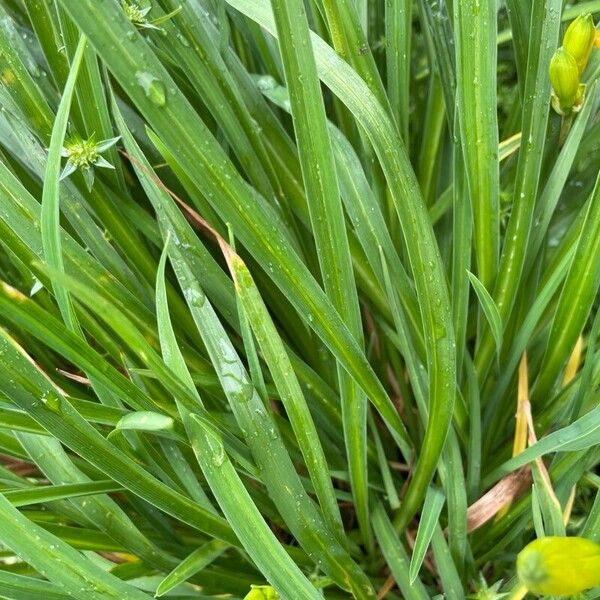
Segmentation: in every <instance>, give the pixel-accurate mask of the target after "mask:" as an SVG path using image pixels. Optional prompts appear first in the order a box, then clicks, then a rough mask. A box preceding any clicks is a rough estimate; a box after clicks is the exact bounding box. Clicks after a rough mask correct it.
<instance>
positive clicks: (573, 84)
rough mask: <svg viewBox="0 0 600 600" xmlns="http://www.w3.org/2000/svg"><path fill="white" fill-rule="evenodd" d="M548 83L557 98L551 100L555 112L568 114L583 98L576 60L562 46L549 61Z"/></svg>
mask: <svg viewBox="0 0 600 600" xmlns="http://www.w3.org/2000/svg"><path fill="white" fill-rule="evenodd" d="M550 83H551V84H552V89H553V90H554V95H555V99H556V100H557V102H553V105H554V108H555V109H556V110H557V112H559V113H561V114H568V113H570V112H571V110H572V109H573V108H574V107H576V106H577V105H578V104H580V103H581V101H582V100H583V89H582V86H581V84H580V82H579V69H578V68H577V62H576V60H575V59H574V58H573V56H572V55H571V53H570V52H568V51H567V50H565V49H564V48H559V49H558V50H557V51H556V52H555V53H554V55H553V56H552V60H551V61H550Z"/></svg>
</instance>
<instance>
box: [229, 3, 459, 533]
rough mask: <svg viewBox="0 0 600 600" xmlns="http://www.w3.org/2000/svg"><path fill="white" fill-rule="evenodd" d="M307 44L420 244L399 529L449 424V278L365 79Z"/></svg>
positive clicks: (254, 6)
mask: <svg viewBox="0 0 600 600" xmlns="http://www.w3.org/2000/svg"><path fill="white" fill-rule="evenodd" d="M228 2H229V4H231V5H232V6H234V7H236V8H237V9H238V10H240V11H242V12H244V13H245V14H247V15H248V16H250V17H251V18H252V19H254V20H256V21H258V22H260V23H261V24H262V25H263V27H265V28H267V29H268V30H269V31H271V33H275V27H274V24H273V20H272V17H271V15H270V14H269V10H268V7H265V6H264V5H262V4H260V3H259V2H257V1H256V0H228ZM312 44H313V52H314V54H315V58H316V61H317V67H318V70H319V75H320V77H321V78H322V79H323V81H324V83H325V84H326V85H327V86H328V87H329V88H330V89H331V90H332V91H333V93H334V94H335V95H336V96H338V97H339V98H340V100H341V101H342V102H344V103H346V104H347V106H348V107H349V108H350V110H351V111H352V112H353V114H354V115H355V117H356V118H357V121H358V122H359V123H360V124H361V126H362V127H363V128H364V130H365V131H366V132H367V135H368V136H369V138H370V140H371V142H372V144H373V147H374V149H375V151H376V152H377V155H378V157H379V160H380V161H381V165H382V168H383V171H384V173H385V175H386V178H387V181H388V184H389V186H390V188H391V194H392V197H393V201H394V204H395V207H396V211H397V213H398V217H399V219H400V223H401V224H402V227H403V233H404V236H405V238H406V239H407V240H414V239H419V240H420V241H421V243H419V244H411V243H408V244H407V250H408V252H409V258H410V263H411V268H412V271H413V276H414V279H415V285H416V289H417V297H418V299H419V303H420V306H421V311H422V318H423V322H424V333H425V341H426V347H427V358H428V367H429V368H428V372H429V377H430V385H429V398H430V411H429V419H430V421H429V423H428V427H427V430H426V436H425V440H424V444H423V449H422V452H421V455H420V456H419V459H418V462H417V467H416V469H415V472H414V474H413V479H412V480H411V483H410V485H409V487H408V490H407V492H406V496H405V498H404V502H403V507H402V509H401V512H402V517H401V520H400V522H399V526H400V527H401V528H404V527H405V526H406V525H407V523H408V521H410V519H411V518H412V517H413V516H414V514H415V512H416V511H417V510H418V508H419V506H420V504H421V501H422V499H423V497H424V496H425V493H426V490H427V486H428V485H429V481H430V480H431V477H432V475H433V472H434V470H435V466H436V465H437V461H438V459H439V456H440V454H441V451H442V449H443V445H444V442H445V439H446V436H447V433H448V429H449V427H450V422H451V418H452V412H453V406H454V396H455V384H456V381H455V379H456V373H455V370H456V365H455V356H454V335H453V331H452V322H451V316H450V306H449V300H448V290H447V285H446V277H445V273H444V271H443V267H442V264H441V257H440V255H439V249H438V247H437V243H436V241H435V239H434V236H433V230H432V228H431V224H430V222H429V216H428V214H427V210H426V208H425V205H424V203H423V200H422V197H421V194H420V191H419V187H418V182H417V180H416V177H415V175H414V172H413V171H412V168H411V167H410V165H409V163H408V158H407V155H406V152H405V150H404V146H403V144H402V141H401V140H400V138H399V136H398V135H397V133H396V131H397V130H396V129H395V128H394V125H393V124H392V123H391V122H390V121H389V118H388V116H387V115H386V114H385V111H384V110H383V109H382V108H381V106H380V105H379V104H378V103H377V101H376V99H375V98H374V97H373V95H372V94H371V93H370V90H369V88H368V86H366V84H365V83H364V81H363V80H362V79H361V78H360V77H359V76H358V75H357V74H356V73H355V72H354V71H353V70H352V69H351V68H349V67H348V65H347V64H346V63H345V62H344V61H343V60H341V59H340V58H339V57H338V56H337V55H336V54H335V52H334V51H333V50H332V49H331V48H330V47H329V46H327V45H326V44H325V43H324V42H323V40H321V39H320V38H318V37H317V36H314V35H313V36H312Z"/></svg>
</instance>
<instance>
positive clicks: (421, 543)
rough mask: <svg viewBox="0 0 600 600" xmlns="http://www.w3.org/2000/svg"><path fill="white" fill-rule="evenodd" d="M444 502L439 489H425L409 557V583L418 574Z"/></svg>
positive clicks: (431, 487)
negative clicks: (417, 526)
mask: <svg viewBox="0 0 600 600" xmlns="http://www.w3.org/2000/svg"><path fill="white" fill-rule="evenodd" d="M445 502H446V498H445V497H444V493H443V492H442V491H441V490H440V489H438V488H436V487H434V486H430V487H429V489H428V490H427V495H426V496H425V503H424V504H423V511H422V513H421V519H420V521H419V529H418V531H417V537H416V539H415V545H414V548H413V553H412V557H411V559H410V568H409V570H408V574H409V577H410V583H411V585H412V584H413V583H414V581H415V579H416V578H417V576H418V575H419V571H420V570H421V565H422V564H423V560H424V559H425V554H426V552H427V548H428V547H429V544H430V542H431V538H432V537H433V533H434V531H435V528H436V526H437V524H438V519H439V518H440V514H441V513H442V508H443V507H444V503H445Z"/></svg>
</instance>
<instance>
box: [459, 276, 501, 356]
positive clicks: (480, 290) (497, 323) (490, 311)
mask: <svg viewBox="0 0 600 600" xmlns="http://www.w3.org/2000/svg"><path fill="white" fill-rule="evenodd" d="M467 275H468V276H469V280H470V281H471V285H472V286H473V289H474V290H475V293H476V294H477V298H478V299H479V303H480V304H481V308H482V309H483V314H484V315H485V318H486V319H487V322H488V325H489V326H490V329H491V331H492V335H493V336H494V341H495V342H496V352H497V354H498V355H500V350H501V349H502V339H503V334H502V318H501V317H500V311H499V310H498V306H497V305H496V303H495V302H494V299H493V298H492V296H491V295H490V293H489V292H488V291H487V290H486V289H485V286H484V285H483V283H482V282H481V281H480V280H479V279H478V278H477V277H476V276H475V275H473V273H471V272H470V271H468V272H467Z"/></svg>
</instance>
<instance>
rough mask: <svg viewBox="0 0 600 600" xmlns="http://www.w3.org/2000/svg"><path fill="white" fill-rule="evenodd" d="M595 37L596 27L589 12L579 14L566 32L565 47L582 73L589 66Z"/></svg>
mask: <svg viewBox="0 0 600 600" xmlns="http://www.w3.org/2000/svg"><path fill="white" fill-rule="evenodd" d="M595 38H596V27H595V26H594V20H593V18H592V15H590V14H589V13H588V14H584V15H579V16H578V17H577V18H576V19H575V20H574V21H573V22H572V23H571V24H570V25H569V27H568V28H567V31H566V32H565V36H564V38H563V48H564V49H565V50H566V51H567V52H568V53H569V54H570V55H571V56H572V57H573V58H574V59H575V61H576V63H577V68H578V69H579V73H580V74H581V73H583V71H584V70H585V68H586V66H587V63H588V60H589V58H590V54H591V52H592V48H593V47H594V40H595Z"/></svg>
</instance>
